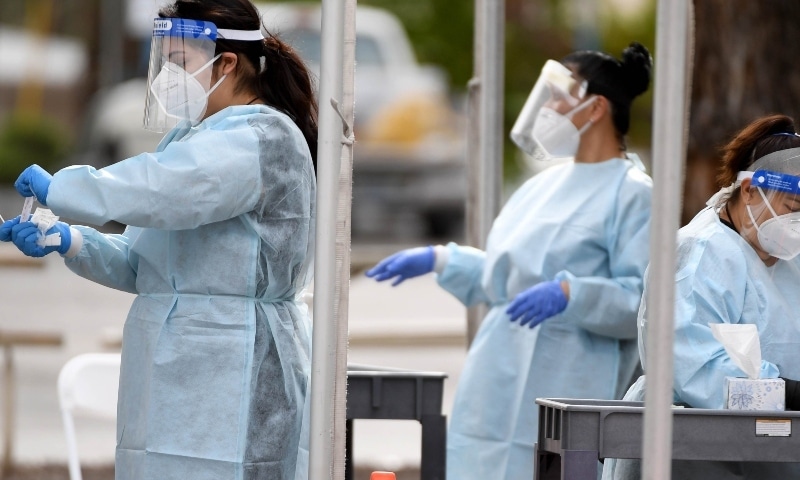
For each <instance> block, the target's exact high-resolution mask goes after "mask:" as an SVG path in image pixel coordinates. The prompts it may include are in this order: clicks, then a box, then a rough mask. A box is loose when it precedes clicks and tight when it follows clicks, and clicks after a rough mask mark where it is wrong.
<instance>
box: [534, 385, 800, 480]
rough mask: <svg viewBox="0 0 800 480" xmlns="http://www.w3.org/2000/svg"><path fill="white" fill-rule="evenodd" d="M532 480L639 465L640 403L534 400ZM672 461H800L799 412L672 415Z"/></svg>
mask: <svg viewBox="0 0 800 480" xmlns="http://www.w3.org/2000/svg"><path fill="white" fill-rule="evenodd" d="M536 403H537V404H538V405H539V438H538V442H537V444H536V451H535V455H534V459H535V474H534V478H535V479H537V480H545V479H550V478H561V479H563V480H579V479H591V480H595V478H596V476H597V461H598V460H599V459H603V458H641V455H642V451H641V450H642V427H643V418H644V403H643V402H625V401H613V400H582V399H566V398H537V399H536ZM672 412H673V422H672V429H673V430H672V440H673V441H672V458H673V459H678V460H722V461H746V462H747V461H760V462H800V411H798V412H794V411H786V412H754V411H737V410H707V409H702V408H676V409H674V410H673V411H672Z"/></svg>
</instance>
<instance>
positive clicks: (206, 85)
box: [144, 18, 264, 132]
mask: <svg viewBox="0 0 800 480" xmlns="http://www.w3.org/2000/svg"><path fill="white" fill-rule="evenodd" d="M217 39H226V40H239V41H262V40H263V39H264V36H263V35H262V33H261V30H230V29H218V28H217V27H216V25H214V24H213V23H211V22H205V21H202V20H189V19H182V18H157V19H155V21H154V25H153V38H152V43H151V50H150V66H149V71H148V82H147V87H148V88H147V91H146V97H145V116H144V128H145V129H147V130H152V131H156V132H164V131H166V130H168V129H170V128H172V127H174V126H175V125H177V124H178V123H179V122H182V121H188V122H189V123H190V124H191V125H196V124H197V123H199V121H200V120H201V119H202V118H203V115H204V114H205V112H206V108H207V106H208V97H209V95H211V93H212V92H213V91H214V90H215V89H216V88H217V87H219V85H220V84H221V83H222V82H223V81H224V80H225V78H226V76H225V75H223V76H221V77H220V78H219V79H218V80H217V81H216V83H214V85H213V86H212V85H211V76H212V75H211V66H212V65H213V63H214V62H215V61H216V60H217V59H218V58H219V57H220V55H214V52H215V50H216V41H217Z"/></svg>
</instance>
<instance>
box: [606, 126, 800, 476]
mask: <svg viewBox="0 0 800 480" xmlns="http://www.w3.org/2000/svg"><path fill="white" fill-rule="evenodd" d="M795 128H796V127H795V125H794V122H793V121H792V119H791V118H789V117H787V116H784V115H771V116H768V117H763V118H760V119H757V120H755V121H754V122H752V123H751V124H750V125H748V126H747V127H745V128H744V129H743V130H742V131H740V132H738V133H737V134H736V135H735V136H734V138H733V139H732V140H731V141H730V142H729V143H728V144H727V145H726V146H725V147H724V148H723V149H722V165H721V168H720V173H719V176H718V180H719V183H720V185H723V186H724V188H722V189H721V190H720V191H719V192H718V193H717V194H716V195H714V196H713V197H712V198H711V199H710V200H709V201H708V207H707V208H705V209H704V210H702V211H700V213H698V214H697V216H695V217H694V219H692V221H691V222H689V224H688V225H686V226H685V227H683V228H681V229H680V231H679V232H678V250H677V262H678V264H677V269H676V272H677V273H676V276H675V281H676V290H675V346H674V354H675V367H674V380H673V389H674V390H673V391H674V396H675V403H677V404H681V405H684V406H689V407H695V408H713V409H721V408H724V407H725V400H726V398H725V389H724V382H725V377H744V376H745V374H744V372H742V371H741V370H740V369H739V367H737V366H736V365H735V364H734V362H733V361H732V360H731V358H730V356H729V355H728V353H727V352H726V351H725V349H724V347H723V346H722V344H721V343H720V342H719V341H717V340H716V339H715V338H714V337H713V336H712V334H711V328H710V326H709V325H710V324H713V323H729V324H754V325H756V327H757V329H758V335H759V339H760V344H761V357H762V360H761V378H777V377H782V378H784V379H785V380H786V387H787V388H786V393H787V395H786V407H787V408H789V409H791V410H800V395H799V394H798V392H799V391H798V382H797V380H800V317H798V314H797V312H798V311H800V288H799V286H800V258H798V256H797V255H798V254H800V227H798V224H800V136H798V135H797V133H795V132H796V130H795ZM646 300H647V296H646V295H645V296H644V297H643V300H642V308H641V310H640V313H639V335H640V336H639V349H640V353H641V357H642V360H643V361H644V360H645V358H646V357H645V351H644V347H645V343H646V342H645V337H646V333H647V317H648V311H647V301H646ZM645 367H646V365H645ZM646 372H647V369H646V368H645V373H646ZM644 387H645V377H644V376H643V377H641V378H640V379H639V380H637V381H636V383H635V384H634V385H633V386H631V388H630V390H629V391H628V392H627V393H626V395H625V399H626V400H644ZM753 440H755V438H753ZM676 441H680V439H676ZM724 444H725V439H720V445H724ZM603 478H604V479H638V478H640V462H639V461H638V460H615V459H606V461H605V465H604V469H603ZM672 478H675V479H689V480H691V479H714V480H728V479H752V480H779V479H789V478H800V464H794V463H763V462H701V461H673V466H672Z"/></svg>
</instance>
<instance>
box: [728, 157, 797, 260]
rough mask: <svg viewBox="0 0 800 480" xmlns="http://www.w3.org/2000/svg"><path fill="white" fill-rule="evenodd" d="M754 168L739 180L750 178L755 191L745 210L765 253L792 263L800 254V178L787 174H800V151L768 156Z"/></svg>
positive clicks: (744, 173) (740, 175)
mask: <svg viewBox="0 0 800 480" xmlns="http://www.w3.org/2000/svg"><path fill="white" fill-rule="evenodd" d="M754 167H756V170H755V171H754V172H740V174H739V179H738V181H739V182H741V180H743V179H745V178H750V179H751V183H750V189H751V192H752V191H753V190H755V192H753V193H754V196H751V201H750V202H749V203H748V204H747V205H746V207H745V209H746V211H747V215H748V218H749V220H750V222H751V225H752V228H753V229H755V230H756V232H755V233H756V236H757V238H758V243H759V244H760V246H761V249H762V250H764V251H765V252H766V253H768V254H769V255H770V256H772V257H775V258H780V259H782V260H791V259H793V258H794V257H796V256H797V255H798V254H800V176H798V175H792V174H790V173H784V172H786V171H790V172H796V173H800V148H795V149H789V150H781V151H778V152H774V153H771V154H769V155H766V156H764V157H762V158H761V159H759V160H758V161H757V162H755V164H754ZM768 168H769V169H768Z"/></svg>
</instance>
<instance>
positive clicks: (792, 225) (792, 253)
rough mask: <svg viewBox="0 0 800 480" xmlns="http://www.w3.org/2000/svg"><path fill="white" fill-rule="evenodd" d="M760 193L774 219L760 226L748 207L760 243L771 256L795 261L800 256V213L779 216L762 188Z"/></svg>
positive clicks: (748, 213)
mask: <svg viewBox="0 0 800 480" xmlns="http://www.w3.org/2000/svg"><path fill="white" fill-rule="evenodd" d="M758 192H759V193H760V194H761V197H762V198H763V199H764V202H765V203H766V204H767V208H769V211H770V213H772V217H773V218H770V219H769V220H766V221H764V223H762V224H761V225H758V224H757V223H756V220H755V218H754V217H753V213H752V211H751V210H750V205H747V215H749V216H750V221H751V222H753V225H754V226H755V227H756V232H757V233H758V243H760V244H761V248H762V249H763V250H764V251H765V252H767V253H768V254H770V256H773V257H775V258H780V259H781V260H791V259H793V258H794V257H796V256H797V255H799V254H800V212H792V213H787V214H785V215H778V214H776V213H775V210H774V209H773V208H772V205H770V203H769V201H767V197H766V196H765V195H764V192H762V191H761V188H758Z"/></svg>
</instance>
